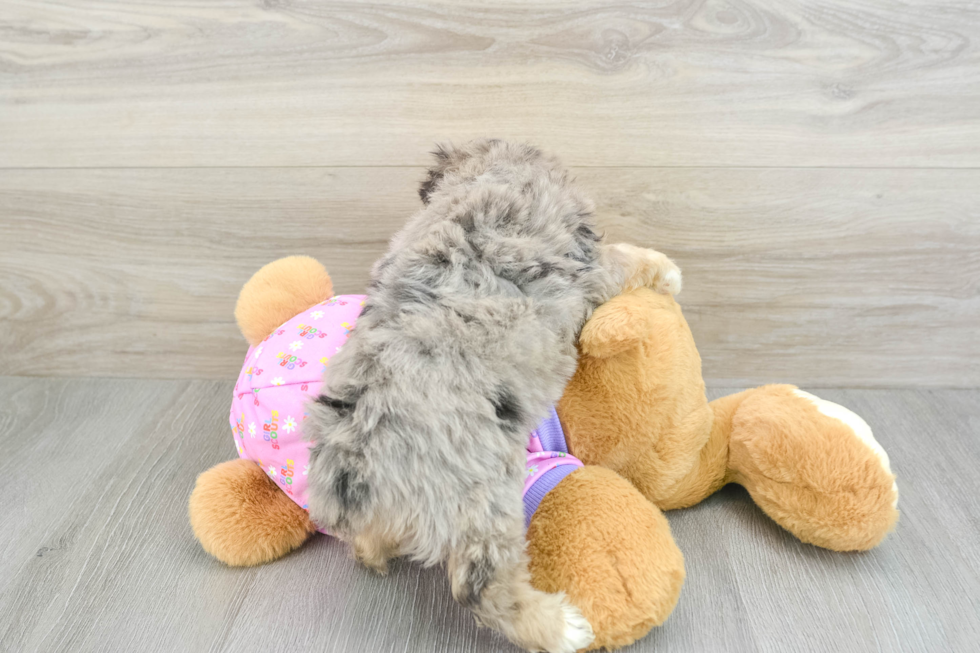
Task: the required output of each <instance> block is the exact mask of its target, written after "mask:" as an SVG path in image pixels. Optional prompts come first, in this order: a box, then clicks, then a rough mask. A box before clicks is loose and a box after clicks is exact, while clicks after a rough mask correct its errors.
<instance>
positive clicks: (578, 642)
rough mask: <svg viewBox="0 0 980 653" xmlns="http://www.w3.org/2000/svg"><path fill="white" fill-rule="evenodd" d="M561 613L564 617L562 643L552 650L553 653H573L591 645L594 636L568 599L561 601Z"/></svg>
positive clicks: (586, 621)
mask: <svg viewBox="0 0 980 653" xmlns="http://www.w3.org/2000/svg"><path fill="white" fill-rule="evenodd" d="M561 611H562V616H564V617H565V630H564V632H563V639H562V642H561V644H560V646H559V648H556V649H554V653H574V651H578V650H579V649H583V648H585V647H586V646H588V645H589V644H591V643H592V640H594V639H595V634H594V633H593V632H592V626H591V624H589V622H588V620H587V619H586V618H585V617H584V616H582V613H581V611H579V609H578V608H576V607H575V606H574V605H572V604H571V603H569V602H568V599H565V600H564V601H562V606H561Z"/></svg>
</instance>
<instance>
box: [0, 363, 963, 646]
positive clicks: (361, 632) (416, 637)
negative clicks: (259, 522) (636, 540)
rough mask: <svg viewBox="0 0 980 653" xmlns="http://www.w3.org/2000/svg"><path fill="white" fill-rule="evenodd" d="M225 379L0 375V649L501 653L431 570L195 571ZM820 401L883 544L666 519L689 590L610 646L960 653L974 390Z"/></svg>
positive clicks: (327, 566) (330, 566)
mask: <svg viewBox="0 0 980 653" xmlns="http://www.w3.org/2000/svg"><path fill="white" fill-rule="evenodd" d="M231 385H232V384H231V382H214V381H168V380H149V381H140V380H103V379H81V380H78V379H76V380H70V379H32V378H13V377H4V378H0V396H3V397H4V402H3V404H2V407H0V447H2V451H3V452H4V455H3V456H2V457H0V496H2V497H3V501H2V504H0V587H2V588H3V591H2V593H0V650H2V651H12V652H20V651H25V652H26V651H43V652H45V653H48V652H55V651H73V652H74V651H112V652H116V651H144V652H147V653H150V652H157V651H234V652H236V653H237V652H239V651H305V650H309V651H314V650H315V651H338V652H348V651H371V652H375V651H378V652H387V651H392V652H399V653H401V652H405V653H436V652H442V651H451V652H453V653H457V652H458V653H463V652H466V653H472V652H477V651H512V650H514V649H512V648H511V647H510V646H508V645H507V644H506V643H505V642H503V641H502V640H501V639H500V638H498V637H497V636H495V635H492V634H491V633H490V632H489V631H487V630H483V629H478V628H477V627H476V626H475V625H474V623H473V620H472V619H471V618H470V617H469V616H468V615H467V614H466V613H465V612H464V611H463V610H461V609H460V608H459V607H458V606H456V605H455V604H454V603H453V601H452V600H451V597H450V595H449V590H448V587H447V583H446V581H445V579H444V577H443V574H442V573H441V572H440V571H439V570H437V569H430V570H423V569H420V568H419V567H417V566H415V565H413V564H409V563H405V562H400V563H398V564H396V567H395V570H394V573H392V574H391V575H390V576H389V577H388V578H380V577H376V576H374V575H372V574H371V573H369V572H367V571H365V570H364V569H362V568H359V567H357V566H355V565H354V563H353V562H352V561H351V560H350V559H349V557H348V555H347V552H346V551H345V550H344V548H343V547H342V546H341V545H339V544H338V543H337V542H336V541H334V540H332V539H330V538H327V537H317V538H315V540H314V541H312V542H311V543H309V544H308V545H307V546H305V547H304V548H302V549H301V550H300V551H298V552H296V553H295V554H293V555H291V556H289V557H287V558H286V559H284V560H281V561H279V562H276V563H274V564H271V565H267V566H264V567H260V568H256V569H230V568H227V567H224V566H222V565H221V564H219V563H217V562H216V561H214V560H213V559H211V558H209V557H208V556H207V555H206V554H205V553H204V552H203V551H202V550H201V549H200V548H199V546H198V545H197V543H196V542H195V540H194V538H193V536H192V534H191V532H190V528H189V526H188V524H187V517H186V502H187V496H188V493H189V492H190V489H191V487H192V484H193V482H194V478H195V476H196V474H197V473H198V472H200V471H202V470H203V469H205V468H207V467H209V466H211V465H213V464H215V463H218V462H220V461H222V460H226V459H228V458H230V457H232V456H233V455H234V449H233V447H232V443H231V441H230V439H229V437H228V436H227V434H226V431H227V428H226V426H225V419H226V417H227V412H228V401H229V397H230V393H231ZM727 392H728V391H727V390H721V389H715V390H713V391H712V392H711V395H712V396H719V395H721V394H726V393H727ZM820 394H821V395H823V396H825V397H826V398H828V399H831V400H834V401H837V402H840V403H842V404H844V405H847V406H849V407H850V408H852V409H853V410H855V411H857V412H858V413H860V414H862V415H863V416H864V417H865V418H866V419H867V420H868V422H869V423H870V424H871V425H872V427H873V428H874V429H875V433H876V435H877V436H878V439H879V440H880V442H881V443H882V445H884V447H885V448H886V449H887V450H888V453H889V454H890V456H891V459H892V466H893V468H894V470H895V471H896V473H897V474H898V482H899V487H900V492H901V498H900V502H899V507H900V508H901V510H902V518H901V521H900V523H899V525H898V528H897V530H896V531H895V532H894V533H893V534H892V535H891V536H890V537H889V538H888V539H887V540H886V541H885V542H884V544H882V545H881V546H880V547H879V548H878V549H876V550H874V551H871V552H869V553H864V554H837V553H832V552H828V551H823V550H820V549H817V548H814V547H812V546H808V545H804V544H801V543H799V542H797V541H795V540H794V539H793V538H792V537H790V536H789V535H787V534H786V533H785V532H783V531H782V530H780V529H779V528H778V527H777V526H775V525H774V524H773V523H772V522H771V521H770V520H769V519H768V518H766V517H765V516H764V515H763V514H762V513H761V512H760V511H759V510H758V509H756V508H755V506H754V505H753V504H752V502H751V500H750V499H749V497H748V495H747V493H746V492H744V491H743V490H742V489H740V488H737V487H734V486H730V487H728V488H726V489H724V490H723V491H721V492H720V493H719V494H717V495H716V496H714V497H712V498H711V499H709V500H708V501H706V502H704V503H703V504H701V505H700V506H697V507H695V508H693V509H689V510H685V511H679V512H674V513H670V515H669V517H670V523H671V527H672V528H673V532H674V536H675V538H676V540H677V542H678V544H679V546H680V547H681V549H682V550H683V551H684V554H685V557H686V560H687V572H688V580H687V583H686V585H685V588H684V592H683V594H682V597H681V601H680V604H679V605H678V606H677V609H676V611H675V612H674V614H673V615H672V616H671V617H670V619H669V620H668V621H667V623H666V624H665V625H664V626H663V627H661V628H659V629H656V630H655V631H654V632H653V633H651V634H650V635H649V636H648V637H647V638H645V639H644V640H642V641H640V642H639V643H637V644H635V645H634V646H633V647H632V648H630V649H628V650H629V651H635V652H640V651H651V652H652V651H672V652H684V651H691V652H695V651H696V652H706V651H772V652H774V653H775V652H785V651H854V652H859V651H860V652H865V651H886V652H892V651H916V652H923V653H927V652H930V653H931V652H935V651H964V652H967V651H976V650H977V646H978V643H980V616H978V615H980V500H978V496H980V467H978V465H977V462H978V460H980V438H978V432H980V391H978V390H823V391H821V393H820Z"/></svg>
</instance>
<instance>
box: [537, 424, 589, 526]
mask: <svg viewBox="0 0 980 653" xmlns="http://www.w3.org/2000/svg"><path fill="white" fill-rule="evenodd" d="M535 436H537V438H538V439H539V440H540V442H541V449H542V450H543V451H545V452H549V451H551V452H561V453H562V454H566V455H565V456H562V459H563V460H562V463H563V464H559V465H558V466H557V467H554V468H552V469H549V470H548V471H546V472H545V473H544V474H542V475H541V476H539V477H538V478H537V479H536V480H535V481H534V482H533V484H532V485H531V486H530V487H527V488H525V490H524V528H525V529H527V528H528V527H529V526H530V525H531V517H533V516H534V513H535V512H536V511H537V509H538V506H539V505H541V500H542V499H544V497H545V495H546V494H548V492H551V490H553V489H554V488H555V486H557V485H558V483H559V482H561V480H562V479H563V478H565V477H566V476H568V475H569V474H571V473H572V472H574V471H575V470H576V469H578V468H579V467H581V466H582V463H581V462H580V461H579V460H578V459H577V458H575V457H574V456H571V455H567V454H568V445H567V444H566V442H565V432H564V431H563V430H562V428H561V421H560V420H559V419H558V413H557V412H556V411H555V409H554V408H552V409H551V412H550V413H549V414H548V416H547V417H545V418H544V420H542V422H541V424H539V425H538V428H536V429H535V430H534V431H533V432H532V433H531V440H532V441H533V439H534V437H535ZM529 450H530V448H529ZM529 459H530V456H529Z"/></svg>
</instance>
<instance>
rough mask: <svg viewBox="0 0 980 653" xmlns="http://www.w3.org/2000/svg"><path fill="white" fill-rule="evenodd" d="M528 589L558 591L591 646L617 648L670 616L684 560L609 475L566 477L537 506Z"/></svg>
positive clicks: (658, 523)
mask: <svg viewBox="0 0 980 653" xmlns="http://www.w3.org/2000/svg"><path fill="white" fill-rule="evenodd" d="M527 539H528V553H529V554H530V565H529V568H530V571H531V583H532V584H533V585H534V586H535V587H536V588H538V589H540V590H542V591H545V592H552V593H554V592H564V593H565V594H566V595H567V596H568V598H569V600H570V601H571V602H572V603H573V604H574V605H575V606H576V607H578V608H579V609H580V610H581V611H582V614H583V616H585V618H586V619H588V621H589V623H590V624H591V625H592V629H593V631H594V633H595V641H594V642H593V643H592V645H591V646H590V647H589V648H590V649H598V648H603V647H606V648H609V649H613V648H619V647H620V646H626V645H627V644H630V643H632V642H633V641H635V640H636V639H638V638H640V637H643V636H644V635H645V634H646V633H648V632H649V631H650V629H651V628H653V627H654V626H659V625H660V624H661V623H663V622H664V620H665V619H666V618H667V617H668V615H670V613H671V611H673V609H674V606H675V605H677V599H678V597H679V596H680V591H681V586H682V585H683V583H684V557H683V556H682V555H681V552H680V550H679V549H678V548H677V545H675V544H674V540H673V537H672V536H671V534H670V526H669V525H668V524H667V520H666V518H665V517H664V516H663V514H662V513H661V512H660V510H658V509H657V508H656V507H655V506H654V505H653V504H652V503H650V502H649V501H647V500H646V499H645V498H644V497H643V495H641V494H640V493H639V491H637V490H636V488H634V487H633V486H632V485H630V483H629V482H628V481H626V480H625V479H624V478H622V477H621V476H619V475H618V474H616V473H615V472H613V471H611V470H608V469H605V468H602V467H592V466H586V467H583V468H581V469H578V470H576V471H575V472H572V473H571V474H569V475H568V476H567V477H565V478H564V479H563V480H562V481H561V482H560V483H558V485H557V486H555V488H554V489H553V490H552V491H551V492H549V493H548V494H547V495H546V496H545V497H544V499H543V500H542V501H541V504H540V506H538V509H537V511H536V512H535V513H534V517H533V518H532V519H531V525H530V527H529V528H528V532H527Z"/></svg>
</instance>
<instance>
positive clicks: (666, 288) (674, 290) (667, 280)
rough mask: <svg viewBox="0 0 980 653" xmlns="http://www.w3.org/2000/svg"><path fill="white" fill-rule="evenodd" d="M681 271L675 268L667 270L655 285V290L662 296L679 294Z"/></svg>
mask: <svg viewBox="0 0 980 653" xmlns="http://www.w3.org/2000/svg"><path fill="white" fill-rule="evenodd" d="M681 285H682V283H681V271H680V270H679V269H677V268H674V269H673V270H668V271H667V273H666V274H664V276H663V279H661V280H660V283H659V284H657V290H658V291H659V292H661V293H663V294H670V295H678V294H680V292H681Z"/></svg>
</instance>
